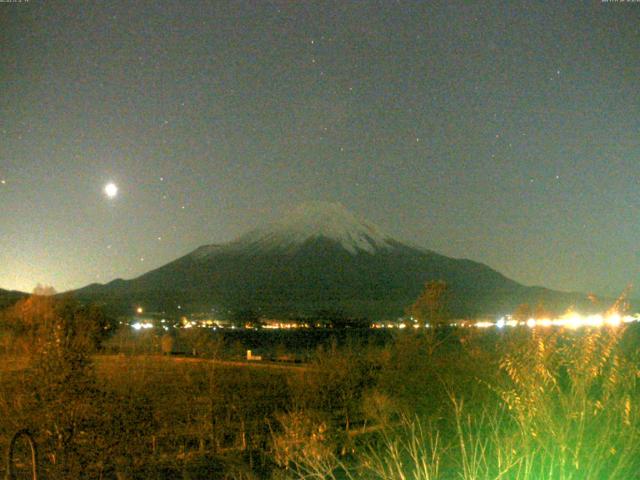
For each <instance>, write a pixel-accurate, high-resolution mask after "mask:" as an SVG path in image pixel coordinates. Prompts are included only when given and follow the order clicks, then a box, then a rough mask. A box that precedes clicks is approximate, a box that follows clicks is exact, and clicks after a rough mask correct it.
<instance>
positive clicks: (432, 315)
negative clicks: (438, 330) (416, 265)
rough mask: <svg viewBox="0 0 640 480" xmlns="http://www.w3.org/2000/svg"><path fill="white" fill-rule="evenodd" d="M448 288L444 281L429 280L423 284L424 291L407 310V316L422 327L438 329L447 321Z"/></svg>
mask: <svg viewBox="0 0 640 480" xmlns="http://www.w3.org/2000/svg"><path fill="white" fill-rule="evenodd" d="M448 294H449V286H448V285H447V282H445V281H444V280H430V281H427V282H426V283H425V284H424V290H423V291H422V293H421V294H420V295H419V296H418V298H417V299H416V301H415V302H414V303H413V305H411V306H410V307H409V308H408V309H407V314H409V315H410V316H412V317H413V318H414V319H416V320H417V321H418V325H420V326H421V327H424V326H425V324H427V323H428V324H429V325H430V326H431V327H438V326H441V325H443V324H445V322H446V321H447V318H448V313H447V300H448V298H447V297H448Z"/></svg>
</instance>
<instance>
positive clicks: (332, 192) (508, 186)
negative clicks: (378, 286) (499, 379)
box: [0, 0, 640, 294]
mask: <svg viewBox="0 0 640 480" xmlns="http://www.w3.org/2000/svg"><path fill="white" fill-rule="evenodd" d="M467 3H475V4H474V5H468V4H467ZM0 85H1V87H2V89H1V91H0V288H4V289H20V290H26V291H30V290H31V289H33V287H34V286H35V285H36V283H38V282H40V283H43V284H49V285H53V286H54V287H55V288H56V289H57V290H59V291H63V290H66V289H71V288H77V287H80V286H83V285H86V284H87V283H91V282H96V281H97V282H107V281H110V280H112V279H114V278H117V277H123V278H131V277H134V276H137V275H139V274H142V273H144V272H146V271H148V270H151V269H153V268H156V267H159V266H161V265H163V264H165V263H167V262H169V261H171V260H173V259H175V258H177V257H178V256H181V255H184V254H186V253H188V252H190V251H191V250H193V249H195V248H196V247H198V246H200V245H203V244H208V243H219V242H225V241H229V240H231V239H233V238H235V237H236V236H238V235H239V234H241V233H243V232H245V231H246V230H248V229H250V228H252V227H254V226H256V225H257V224H260V223H263V222H267V221H270V220H274V219H277V218H279V217H280V216H281V215H283V214H284V213H285V212H287V211H288V210H290V209H291V208H292V207H295V206H296V205H297V204H299V203H302V202H307V201H313V200H327V201H339V202H341V203H342V204H344V205H345V206H346V207H347V208H349V209H350V210H352V211H353V212H355V213H356V214H358V215H361V216H363V217H366V218H367V219H369V220H370V221H372V222H373V223H375V224H377V225H379V226H380V227H381V228H382V229H383V230H384V231H386V232H388V233H389V234H391V235H392V236H394V237H396V238H398V239H399V240H402V241H406V242H410V243H412V244H417V245H421V246H424V247H427V248H430V249H433V250H435V251H438V252H440V253H443V254H446V255H450V256H455V257H466V258H471V259H473V260H477V261H480V262H483V263H486V264H488V265H489V266H491V267H493V268H495V269H497V270H499V271H501V272H502V273H504V274H505V275H507V276H509V277H511V278H513V279H515V280H517V281H520V282H523V283H525V284H537V285H544V286H548V287H552V288H557V289H562V290H579V291H585V292H587V291H594V292H596V293H601V294H603V293H604V294H613V293H617V292H619V291H621V290H622V289H623V288H624V287H625V285H626V284H627V283H629V282H638V280H639V278H638V276H639V275H638V273H639V271H640V253H639V246H638V245H639V239H640V221H639V219H640V188H639V187H640V185H639V182H638V179H639V177H640V3H631V2H628V3H612V2H603V3H601V2H600V1H599V0H598V1H593V0H592V1H587V2H578V1H570V2H557V1H553V2H547V3H542V2H531V1H524V2H523V1H508V2H464V3H463V2H424V3H418V2H405V1H397V2H391V1H380V2H373V1H368V2H367V1H365V2H354V3H351V2H346V1H339V2H335V3H332V2H320V1H318V2H303V1H296V2H293V1H291V2H271V1H260V2H257V1H256V2H225V1H214V2H186V1H181V2H178V1H168V2H155V1H154V2H137V1H136V2H129V1H127V2H124V1H115V0H109V1H105V2H99V3H98V2H84V1H83V2H73V3H72V2H52V1H49V2H39V1H33V0H32V1H30V2H28V3H0ZM110 182H113V183H114V184H116V185H117V187H118V192H117V194H116V195H115V196H114V197H113V198H110V197H109V195H107V194H106V192H105V186H106V185H107V184H109V183H110ZM111 193H112V194H113V193H115V192H113V191H112V192H111ZM639 291H640V289H637V288H636V290H635V292H636V293H638V292H639Z"/></svg>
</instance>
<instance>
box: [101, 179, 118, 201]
mask: <svg viewBox="0 0 640 480" xmlns="http://www.w3.org/2000/svg"><path fill="white" fill-rule="evenodd" d="M104 193H105V194H106V195H107V197H109V198H115V196H116V195H118V186H117V185H116V184H115V183H107V184H106V185H105V187H104Z"/></svg>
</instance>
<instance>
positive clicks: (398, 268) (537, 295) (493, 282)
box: [75, 202, 584, 319]
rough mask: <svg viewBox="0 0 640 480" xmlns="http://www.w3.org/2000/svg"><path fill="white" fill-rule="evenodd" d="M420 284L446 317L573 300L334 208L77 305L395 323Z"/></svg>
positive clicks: (577, 298) (84, 294) (208, 250)
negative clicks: (432, 290) (443, 298)
mask: <svg viewBox="0 0 640 480" xmlns="http://www.w3.org/2000/svg"><path fill="white" fill-rule="evenodd" d="M428 280H444V281H446V282H447V284H448V285H449V288H450V295H449V298H450V301H449V305H448V307H449V310H450V313H451V314H452V315H453V316H455V317H473V316H481V315H500V314H506V313H510V312H511V311H513V309H514V308H515V307H516V306H517V305H519V304H521V303H530V304H532V305H535V304H537V303H538V302H543V303H544V304H545V305H546V306H547V307H548V308H552V309H556V310H559V309H564V308H566V307H568V306H569V305H571V304H576V303H578V304H579V303H581V302H583V299H584V296H583V295H580V294H572V293H563V292H556V291H552V290H549V289H545V288H542V287H526V286H523V285H521V284H519V283H517V282H515V281H513V280H510V279H508V278H507V277H505V276H504V275H502V274H500V273H499V272H497V271H495V270H493V269H491V268H489V267H488V266H486V265H483V264H481V263H478V262H474V261H471V260H465V259H454V258H449V257H446V256H444V255H440V254H438V253H435V252H432V251H430V250H427V249H422V248H417V247H413V246H409V245H406V244H404V243H402V242H400V241H397V240H395V239H393V238H392V237H391V236H390V235H387V234H386V233H384V232H382V231H381V229H380V228H378V227H376V226H375V225H373V224H371V223H370V222H368V221H366V220H364V219H361V218H358V217H357V216H356V215H354V214H352V213H351V212H349V211H348V210H347V209H346V208H345V207H344V206H342V205H341V204H337V203H326V202H319V203H312V204H306V205H302V206H300V207H299V208H297V209H295V210H294V211H293V212H292V213H291V214H290V215H288V216H287V217H285V218H283V219H282V220H280V221H278V222H275V223H273V224H270V225H266V226H264V227H260V228H257V229H255V230H253V231H251V232H249V233H247V234H245V235H242V236H240V237H239V238H238V239H236V240H234V241H232V242H229V243H226V244H216V245H206V246H202V247H199V248H197V249H196V250H194V251H193V252H191V253H189V254H188V255H185V256H183V257H181V258H178V259H177V260H175V261H173V262H170V263H168V264H166V265H164V266H162V267H160V268H158V269H155V270H152V271H150V272H148V273H146V274H144V275H141V276H140V277H137V278H134V279H132V280H120V279H118V280H114V281H112V282H110V283H108V284H106V285H100V284H92V285H88V286H87V287H84V288H82V289H80V290H77V291H76V292H75V293H76V295H77V296H78V297H79V298H80V299H84V300H88V301H99V302H103V303H106V304H108V305H110V306H113V307H116V308H118V309H120V310H122V311H132V309H133V308H134V306H135V305H144V306H145V308H146V309H148V310H162V311H167V312H178V311H180V312H190V311H210V310H211V309H214V310H215V311H217V312H223V313H227V314H228V313H229V312H238V311H241V310H251V311H254V312H256V313H257V314H259V315H262V316H277V317H314V316H317V315H320V314H326V312H334V314H340V315H345V316H347V317H350V318H361V319H365V318H366V319H380V318H389V317H395V316H399V315H401V314H402V313H403V311H404V309H405V308H406V307H407V306H408V305H410V304H411V303H412V302H413V301H414V300H415V298H416V297H417V296H418V294H419V293H420V292H421V291H422V288H423V286H424V283H425V282H426V281H428Z"/></svg>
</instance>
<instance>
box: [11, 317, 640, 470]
mask: <svg viewBox="0 0 640 480" xmlns="http://www.w3.org/2000/svg"><path fill="white" fill-rule="evenodd" d="M637 330H638V329H637V326H635V325H630V326H627V327H626V328H625V327H619V328H609V327H605V328H601V329H581V330H577V331H574V330H564V329H551V328H549V329H544V328H539V329H529V328H526V327H523V328H516V329H513V330H505V331H496V330H492V331H479V330H470V329H458V330H442V331H440V332H437V333H435V334H433V333H431V334H424V333H416V332H396V333H395V334H393V335H389V336H387V337H386V339H385V340H384V341H379V340H380V339H379V338H378V339H376V340H375V341H368V340H367V339H366V335H364V334H362V333H361V332H360V333H359V336H358V338H355V339H347V338H343V339H341V340H340V341H334V340H332V339H331V338H330V337H327V338H322V340H321V341H319V342H318V343H317V344H316V345H313V346H310V347H308V352H307V358H308V361H307V362H305V363H301V364H287V363H277V362H246V361H242V360H241V359H240V357H239V352H241V351H243V350H244V349H245V348H246V347H253V348H255V346H254V345H253V344H250V343H246V344H240V345H238V339H237V338H234V339H233V340H229V339H226V340H225V339H222V340H221V339H220V338H215V337H209V339H208V340H207V337H200V338H198V339H197V341H198V342H199V343H198V345H199V353H200V354H199V355H198V356H196V357H193V356H170V355H165V356H163V355H160V354H159V352H156V353H152V352H149V345H157V344H158V343H157V341H156V340H157V339H155V340H154V341H153V342H151V343H149V338H142V337H135V338H134V337H132V339H129V340H131V341H133V342H134V343H135V342H136V341H139V342H140V345H139V347H140V349H139V351H140V350H145V349H146V351H147V352H148V353H134V354H131V352H132V350H131V348H130V347H131V344H130V343H128V344H127V352H128V353H127V354H124V353H121V354H118V353H111V354H104V353H103V354H97V355H93V356H91V357H86V358H85V357H83V356H82V355H79V354H78V355H79V356H76V357H73V356H69V354H67V353H65V354H64V355H62V354H61V355H62V356H60V357H56V356H49V357H46V358H47V359H49V360H48V363H46V364H42V361H43V357H42V356H29V355H19V354H17V353H16V354H9V353H7V354H5V355H4V356H3V359H2V363H1V365H2V369H1V370H0V382H1V383H2V386H3V389H2V397H1V398H0V414H1V416H0V439H1V440H2V442H3V444H4V445H5V446H6V445H7V443H8V439H9V437H10V435H11V434H12V432H15V431H16V430H17V429H18V428H23V427H29V428H30V429H32V430H33V431H34V432H36V435H37V439H38V441H39V443H40V444H41V454H40V462H41V464H42V468H43V469H44V470H43V471H45V472H47V475H48V476H46V477H45V478H74V475H75V478H116V477H117V478H132V479H133V478H140V479H146V478H157V479H164V478H190V479H193V478H203V479H205V478H229V479H231V478H247V479H248V478H274V479H283V478H292V479H293V478H317V479H321V478H336V479H338V478H374V479H376V478H377V479H387V478H393V479H395V478H398V479H464V480H466V479H514V480H519V479H562V480H564V479H567V480H569V479H572V480H574V479H575V480H578V479H601V478H602V479H633V478H639V477H638V473H637V472H638V471H639V469H640V455H639V454H640V446H639V444H638V433H639V430H638V426H639V425H640V423H639V419H640V415H639V414H640V410H639V401H638V398H640V397H639V396H638V393H639V392H638V385H637V382H638V378H640V369H639V368H638V365H639V363H638V355H637V345H638V343H637V340H638V334H637V333H638V332H637ZM121 340H122V339H121ZM145 342H147V343H145ZM154 342H156V343H154ZM207 342H210V344H207ZM121 344H122V345H124V343H121ZM145 345H146V346H145ZM143 347H144V348H143ZM267 347H268V345H266V344H265V345H264V346H263V348H267ZM274 348H275V347H274ZM278 349H279V350H280V353H283V348H282V347H281V346H278ZM134 350H135V349H134ZM151 350H153V348H151ZM110 351H111V352H113V348H112V349H111V350H110ZM284 353H286V351H284ZM65 355H66V356H65ZM83 359H84V360H83ZM39 362H40V363H39ZM56 362H57V363H56ZM70 365H71V366H72V367H73V368H70V369H69V368H67V367H69V366H70ZM65 368H67V370H66V371H65ZM60 371H63V374H60V373H59V372H60ZM56 429H57V430H56ZM56 432H58V433H57V434H56ZM56 435H58V436H56ZM64 435H69V441H68V443H66V444H65V443H63V440H64ZM63 453H64V455H66V457H63ZM62 458H68V460H65V461H64V462H63V460H61V459H62ZM65 462H67V463H65ZM63 467H64V468H63ZM25 468H26V467H25ZM72 472H73V473H72ZM78 472H80V473H78ZM25 478H27V477H25Z"/></svg>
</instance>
